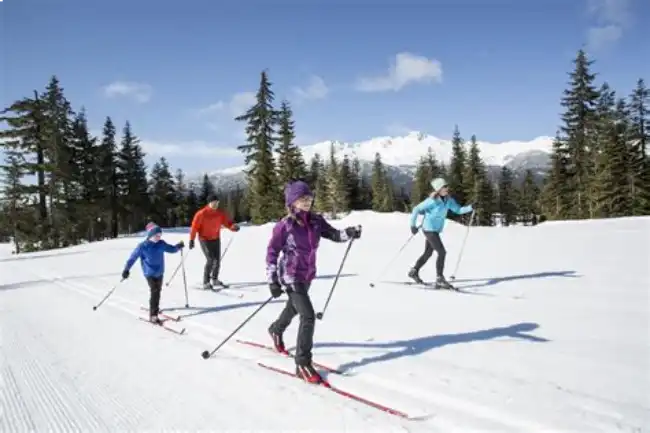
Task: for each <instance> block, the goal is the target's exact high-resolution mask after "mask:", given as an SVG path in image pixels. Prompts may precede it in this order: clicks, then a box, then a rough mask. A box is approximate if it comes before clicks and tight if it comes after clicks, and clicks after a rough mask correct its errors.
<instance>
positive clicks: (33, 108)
mask: <svg viewBox="0 0 650 433" xmlns="http://www.w3.org/2000/svg"><path fill="white" fill-rule="evenodd" d="M45 119H46V118H45V107H44V104H43V102H42V101H41V99H40V98H39V97H38V92H36V91H34V98H23V99H21V100H18V101H15V102H14V103H13V104H11V105H10V106H9V107H7V108H6V109H4V110H3V111H2V117H0V121H2V122H4V123H6V124H7V127H8V129H5V130H3V131H0V139H1V140H2V142H1V143H2V146H3V147H5V148H6V149H7V152H9V153H10V154H11V152H14V155H16V157H18V158H19V160H20V163H21V164H22V165H23V168H24V172H25V174H26V175H27V176H33V175H36V184H35V185H34V184H32V185H31V186H27V187H26V190H25V194H36V195H37V198H36V205H35V206H34V207H35V214H36V218H35V219H34V220H33V221H32V222H31V224H29V225H27V224H19V229H20V231H21V233H22V234H24V235H25V237H23V239H25V242H24V244H22V245H21V247H22V249H23V250H33V249H43V248H44V247H47V246H48V245H49V242H48V241H47V240H48V238H49V235H50V234H49V216H48V207H47V188H46V180H45V179H46V169H47V166H46V164H45V146H46V143H45V141H44V137H45V136H44V134H43V131H44V129H45ZM12 164H13V162H12V163H11V164H10V165H12ZM26 206H31V204H30V205H27V204H26ZM12 224H16V222H15V221H13V222H12Z"/></svg>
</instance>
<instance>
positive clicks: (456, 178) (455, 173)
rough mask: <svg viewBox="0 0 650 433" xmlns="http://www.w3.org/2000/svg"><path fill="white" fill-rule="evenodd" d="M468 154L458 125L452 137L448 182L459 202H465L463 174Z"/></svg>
mask: <svg viewBox="0 0 650 433" xmlns="http://www.w3.org/2000/svg"><path fill="white" fill-rule="evenodd" d="M466 160H467V154H466V151H465V144H464V141H463V139H462V138H461V136H460V130H459V129H458V126H456V127H455V128H454V135H453V137H452V139H451V161H450V163H449V170H448V171H447V183H448V185H449V188H450V190H451V194H452V195H453V197H454V198H455V199H456V201H458V202H459V203H465V202H466V199H465V191H466V189H465V179H464V178H463V174H464V172H465V165H466Z"/></svg>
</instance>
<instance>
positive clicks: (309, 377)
mask: <svg viewBox="0 0 650 433" xmlns="http://www.w3.org/2000/svg"><path fill="white" fill-rule="evenodd" d="M296 376H297V377H298V378H299V379H302V380H304V381H305V382H307V383H312V384H314V385H318V384H320V383H323V382H324V381H323V378H322V377H321V375H320V374H318V372H317V371H316V369H315V368H314V366H313V365H311V363H309V364H308V365H296Z"/></svg>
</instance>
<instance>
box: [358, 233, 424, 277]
mask: <svg viewBox="0 0 650 433" xmlns="http://www.w3.org/2000/svg"><path fill="white" fill-rule="evenodd" d="M421 227H422V226H421V225H420V226H418V232H419V230H420V228H421ZM418 232H415V233H413V234H412V235H411V236H409V238H408V239H407V240H406V242H404V245H402V247H401V248H400V249H399V251H397V253H396V254H395V256H393V258H392V259H391V260H390V262H388V264H387V265H386V266H384V269H383V270H382V271H381V274H379V275H378V276H377V278H379V277H381V276H383V275H384V273H386V271H387V270H388V269H389V268H390V265H392V264H393V262H394V261H395V260H397V258H398V257H399V255H400V254H402V251H404V248H406V246H407V245H408V244H409V243H411V241H412V240H413V238H414V237H415V235H417V234H418ZM370 287H375V283H370Z"/></svg>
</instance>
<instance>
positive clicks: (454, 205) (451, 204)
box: [447, 197, 474, 215]
mask: <svg viewBox="0 0 650 433" xmlns="http://www.w3.org/2000/svg"><path fill="white" fill-rule="evenodd" d="M447 207H448V208H449V210H450V211H452V212H453V213H455V214H457V215H464V214H466V213H470V212H471V211H472V210H474V208H473V207H472V205H471V204H468V205H466V206H463V207H461V206H460V205H459V204H458V202H456V200H454V199H453V198H451V197H449V199H448V202H447Z"/></svg>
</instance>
